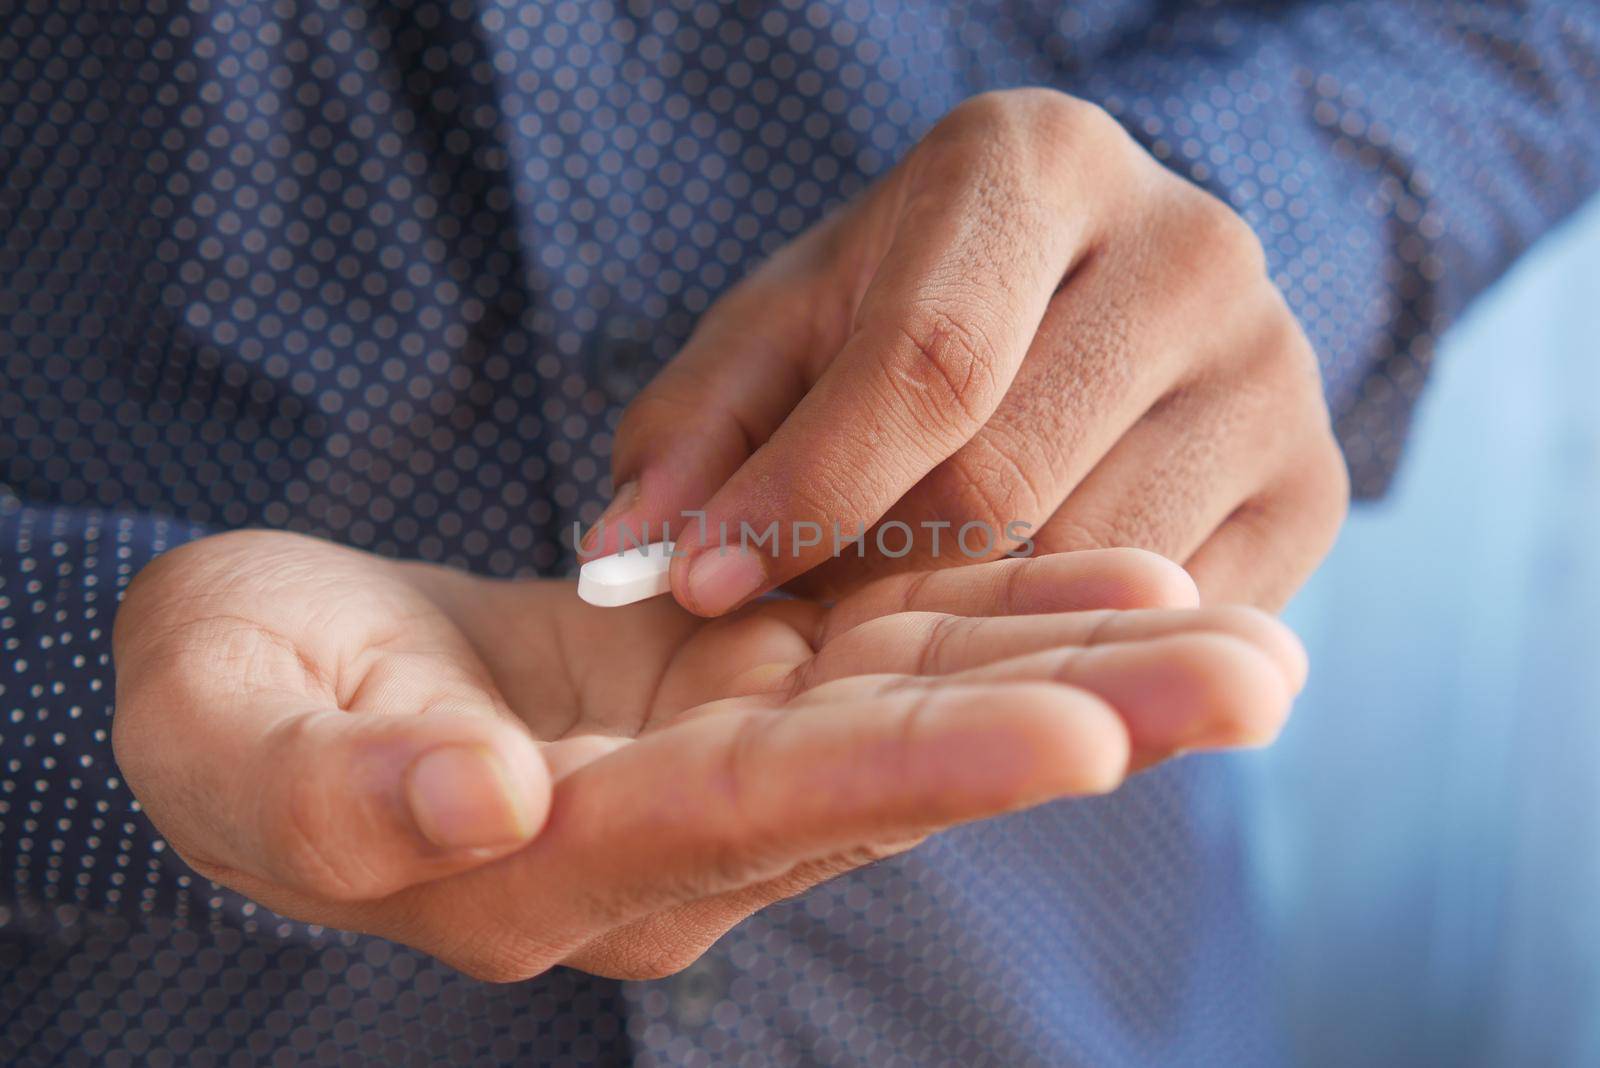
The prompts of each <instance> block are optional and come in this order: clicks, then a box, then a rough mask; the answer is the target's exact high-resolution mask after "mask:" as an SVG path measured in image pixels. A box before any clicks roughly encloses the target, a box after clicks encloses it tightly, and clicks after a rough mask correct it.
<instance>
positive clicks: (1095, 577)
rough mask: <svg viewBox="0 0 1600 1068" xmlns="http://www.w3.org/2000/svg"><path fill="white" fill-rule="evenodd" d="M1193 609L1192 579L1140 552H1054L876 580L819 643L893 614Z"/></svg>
mask: <svg viewBox="0 0 1600 1068" xmlns="http://www.w3.org/2000/svg"><path fill="white" fill-rule="evenodd" d="M1196 604H1199V593H1198V592H1197V591H1196V590H1195V585H1194V580H1193V579H1191V578H1190V577H1189V575H1188V573H1187V572H1185V571H1184V570H1183V568H1181V567H1179V566H1178V565H1177V564H1174V563H1173V562H1171V561H1170V560H1166V559H1163V558H1162V557H1159V556H1157V555H1156V554H1154V553H1150V552H1145V551H1144V550H1142V549H1092V550H1088V551H1085V552H1076V553H1053V554H1050V555H1047V556H1032V557H1020V558H1015V559H1008V560H992V561H989V562H986V563H981V564H974V565H972V566H970V567H958V568H949V569H946V570H943V571H923V572H918V573H917V574H910V575H890V576H887V577H885V578H881V579H878V580H877V581H875V582H873V583H871V584H870V585H867V586H865V587H863V588H862V589H861V590H860V591H858V592H857V593H854V594H852V595H851V596H849V597H847V598H845V599H844V600H843V601H841V602H839V604H837V605H835V606H834V607H833V608H832V609H830V610H829V612H828V614H827V616H826V617H825V619H824V623H823V629H822V632H821V634H820V635H819V636H818V644H819V645H820V644H826V643H828V642H829V641H832V640H833V638H834V637H835V636H836V635H839V634H843V633H845V632H846V631H848V630H849V629H850V628H852V627H855V626H859V625H860V624H862V623H865V622H866V621H868V620H870V619H877V618H879V617H880V616H886V615H892V614H893V613H896V612H947V613H950V614H953V615H966V616H1023V615H1034V614H1037V613H1043V612H1079V611H1085V610H1088V609H1095V608H1184V607H1192V606H1194V605H1196Z"/></svg>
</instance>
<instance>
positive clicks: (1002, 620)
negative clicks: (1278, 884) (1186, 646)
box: [793, 606, 1306, 691]
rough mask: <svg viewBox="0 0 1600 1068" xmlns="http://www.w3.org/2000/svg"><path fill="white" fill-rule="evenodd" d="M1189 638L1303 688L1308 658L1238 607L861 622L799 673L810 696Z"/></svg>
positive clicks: (1277, 626) (1268, 622) (1287, 636)
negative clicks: (1252, 656)
mask: <svg viewBox="0 0 1600 1068" xmlns="http://www.w3.org/2000/svg"><path fill="white" fill-rule="evenodd" d="M1189 634H1222V635H1231V636H1233V637H1236V638H1239V639H1241V640H1243V641H1246V642H1249V643H1250V644H1252V645H1254V646H1255V647H1256V648H1257V649H1259V650H1261V651H1262V652H1264V653H1266V654H1267V655H1268V656H1269V657H1271V658H1272V660H1273V661H1274V662H1275V663H1276V664H1277V666H1278V668H1279V670H1280V671H1281V672H1282V674H1283V676H1284V678H1285V680H1286V681H1287V683H1288V685H1289V687H1290V689H1291V690H1294V691H1298V690H1299V689H1300V687H1301V686H1302V685H1303V684H1304V682H1305V676H1306V655H1305V650H1304V649H1303V648H1302V647H1301V645H1300V643H1299V641H1297V640H1296V639H1295V637H1294V635H1293V634H1292V633H1291V632H1290V631H1289V629H1288V628H1287V627H1285V626H1284V625H1283V624H1282V623H1280V622H1278V621H1277V620H1275V619H1273V618H1272V617H1271V616H1268V615H1266V614H1264V613H1262V612H1258V611H1256V610H1254V609H1250V608H1243V607H1234V606H1229V607H1223V608H1209V609H1198V610H1196V609H1179V610H1173V609H1146V610H1138V611H1110V610H1102V611H1092V612H1069V613H1060V614H1052V615H1040V616H992V617H985V616H958V615H946V614H943V613H939V612H902V613H899V614H897V615H889V616H881V617H879V618H877V619H874V620H872V621H870V622H867V623H863V624H861V625H860V626H858V627H856V628H854V629H853V630H851V631H849V632H847V633H845V634H843V635H841V636H840V637H838V638H837V639H836V640H834V641H832V642H829V643H828V644H827V645H825V646H824V647H823V648H822V650H821V651H820V652H818V653H817V655H816V656H814V657H812V658H811V659H810V660H808V661H807V662H806V663H805V664H804V665H803V666H802V667H800V668H798V669H796V671H795V674H794V682H793V685H794V686H795V688H796V689H797V690H801V691H803V690H807V689H811V688H813V687H815V686H818V685H821V684H823V683H825V682H828V681H831V680H833V679H838V678H844V677H846V676H850V675H869V674H880V673H890V674H904V675H948V674H952V673H955V672H960V671H965V670H968V669H970V668H976V667H981V666H983V665H985V664H990V663H994V662H996V661H1001V660H1007V659H1010V658H1012V657H1017V656H1022V655H1024V654H1027V653H1031V652H1037V651H1041V650H1046V649H1064V648H1079V649H1087V648H1090V647H1093V646H1097V645H1109V644H1113V643H1126V642H1139V641H1144V640H1147V639H1152V638H1163V637H1169V636H1181V635H1189Z"/></svg>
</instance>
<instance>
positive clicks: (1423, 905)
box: [1247, 203, 1600, 1068]
mask: <svg viewBox="0 0 1600 1068" xmlns="http://www.w3.org/2000/svg"><path fill="white" fill-rule="evenodd" d="M1597 356H1600V203H1597V204H1593V205H1591V206H1590V208H1589V209H1588V210H1587V212H1586V213H1585V214H1584V215H1582V216H1581V217H1579V218H1578V219H1577V220H1576V221H1575V222H1574V223H1572V224H1569V225H1568V227H1567V228H1566V229H1565V230H1563V231H1561V232H1560V233H1558V234H1557V235H1556V236H1554V237H1552V238H1551V239H1550V240H1549V241H1548V242H1547V243H1546V244H1545V245H1544V246H1542V247H1541V248H1540V249H1539V250H1538V251H1537V252H1536V253H1535V254H1534V255H1533V256H1531V257H1530V258H1529V259H1528V260H1527V261H1526V262H1525V263H1524V264H1523V265H1522V266H1520V267H1519V268H1518V269H1517V271H1516V272H1515V273H1514V275H1512V276H1511V277H1510V278H1508V279H1507V280H1506V281H1505V282H1504V283H1502V284H1501V286H1500V287H1499V288H1498V289H1497V290H1496V291H1494V292H1493V293H1492V294H1491V295H1490V296H1489V297H1488V298H1486V299H1485V301H1484V302H1483V303H1482V305H1481V306H1479V307H1478V308H1477V309H1476V310H1475V311H1474V313H1473V314H1472V316H1471V317H1470V318H1469V319H1468V320H1467V321H1465V322H1464V323H1462V324H1461V326H1460V328H1459V329H1458V330H1457V331H1455V332H1454V333H1453V334H1451V335H1450V336H1448V337H1447V340H1446V343H1445V345H1444V347H1443V349H1442V351H1441V353H1440V358H1439V367H1438V371H1437V378H1436V381H1435V385H1434V388H1433V390H1432V391H1431V392H1430V394H1429V396H1428V397H1427V398H1426V399H1425V400H1424V403H1423V407H1422V409H1421V411H1420V412H1419V416H1418V419H1419V423H1418V426H1417V435H1416V438H1415V439H1414V441H1413V443H1412V451H1411V453H1410V454H1409V456H1408V458H1407V460H1406V462H1405V464H1404V465H1403V467H1402V468H1401V471H1400V474H1399V478H1398V481H1397V483H1396V486H1395V489H1394V493H1393V495H1392V497H1391V498H1389V499H1388V500H1387V501H1385V502H1384V503H1382V504H1379V505H1369V506H1364V507H1362V508H1360V509H1358V510H1357V512H1356V513H1355V515H1354V516H1353V518H1352V520H1351V522H1350V524H1349V526H1348V528H1347V529H1346V531H1345V533H1344V535H1343V537H1342V538H1341V540H1340V543H1339V545H1338V547H1337V548H1336V549H1335V551H1334V553H1333V555H1332V557H1331V558H1330V559H1329V561H1328V563H1327V565H1326V566H1325V567H1324V569H1323V570H1322V571H1321V573H1320V574H1319V575H1318V576H1317V578H1316V579H1315V580H1314V581H1313V582H1312V584H1311V585H1310V586H1309V587H1308V588H1307V589H1306V590H1305V592H1304V593H1303V594H1302V596H1301V597H1300V598H1299V600H1298V601H1297V602H1296V603H1295V605H1294V606H1293V607H1292V609H1291V611H1290V613H1289V616H1290V620H1291V622H1292V623H1293V624H1294V625H1295V627H1296V629H1298V630H1299V631H1300V632H1301V634H1302V635H1303V636H1304V637H1305V638H1306V640H1307V643H1308V646H1309V648H1310V652H1311V655H1312V662H1313V665H1314V666H1313V676H1312V680H1311V683H1310V686H1309V689H1308V692H1307V693H1306V695H1305V697H1304V698H1303V699H1302V701H1301V702H1300V704H1299V706H1298V708H1297V710H1296V714H1295V719H1294V721H1293V722H1292V724H1291V725H1290V727H1289V728H1288V730H1287V731H1286V732H1285V734H1284V737H1283V739H1282V741H1281V743H1280V744H1279V745H1278V746H1277V747H1276V748H1275V749H1273V750H1271V751H1269V752H1268V753H1265V754H1261V755H1260V756H1258V757H1255V758H1252V759H1250V760H1248V761H1247V763H1248V764H1249V765H1250V766H1251V768H1252V770H1253V771H1254V772H1256V773H1257V775H1256V780H1255V786H1256V787H1257V788H1258V790H1259V794H1258V796H1257V798H1256V803H1255V804H1254V805H1253V806H1252V810H1253V812H1254V813H1255V824H1254V827H1253V831H1254V838H1253V841H1254V846H1255V853H1254V855H1255V857H1256V860H1257V861H1258V865H1259V868H1258V871H1259V874H1260V876H1261V878H1262V879H1263V881H1264V884H1265V886H1266V887H1267V890H1268V897H1269V899H1270V900H1271V901H1272V902H1273V903H1274V906H1275V913H1276V914H1275V916H1274V928H1273V929H1274V934H1275V941H1276V945H1277V949H1278V954H1277V958H1278V959H1277V965H1278V968H1279V977H1280V980H1281V981H1280V982H1279V983H1278V989H1279V990H1280V991H1282V994H1283V997H1284V999H1285V1005H1284V1008H1285V1011H1286V1012H1287V1014H1288V1019H1289V1021H1290V1023H1291V1026H1292V1030H1293V1035H1294V1043H1295V1048H1296V1051H1297V1054H1298V1057H1297V1060H1298V1061H1299V1063H1302V1064H1305V1065H1312V1066H1321V1065H1329V1066H1333V1065H1338V1066H1346V1065H1357V1064H1362V1065H1365V1064H1406V1065H1412V1064H1424V1065H1507V1066H1511V1065H1515V1066H1518V1068H1523V1066H1530V1065H1593V1064H1600V622H1597V616H1600V359H1597Z"/></svg>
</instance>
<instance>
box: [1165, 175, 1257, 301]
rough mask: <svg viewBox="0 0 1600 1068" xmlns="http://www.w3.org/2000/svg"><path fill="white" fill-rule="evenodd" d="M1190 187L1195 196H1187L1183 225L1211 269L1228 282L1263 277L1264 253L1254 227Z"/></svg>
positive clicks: (1212, 197)
mask: <svg viewBox="0 0 1600 1068" xmlns="http://www.w3.org/2000/svg"><path fill="white" fill-rule="evenodd" d="M1191 188H1192V189H1193V190H1194V192H1195V194H1196V195H1195V196H1193V197H1192V198H1190V199H1191V206H1190V208H1189V210H1188V211H1187V212H1186V218H1185V223H1184V226H1185V229H1186V230H1187V232H1188V235H1189V240H1190V241H1191V242H1192V243H1193V245H1194V247H1195V248H1196V249H1197V250H1198V251H1199V252H1200V254H1201V255H1202V256H1203V257H1204V262H1206V263H1207V264H1209V265H1210V267H1209V269H1210V271H1211V272H1212V273H1214V274H1215V275H1217V276H1218V277H1221V278H1224V279H1227V280H1229V281H1234V280H1237V279H1239V278H1257V277H1264V276H1265V275H1266V272H1267V253H1266V249H1265V248H1264V247H1263V246H1262V244H1261V238H1260V237H1258V236H1257V234H1256V232H1255V230H1254V229H1253V228H1252V227H1251V226H1250V224H1249V223H1247V222H1245V221H1244V217H1243V216H1242V215H1240V214H1239V213H1238V212H1236V211H1234V210H1233V209H1232V208H1231V207H1229V206H1228V205H1227V204H1226V203H1224V202H1223V201H1222V200H1220V199H1219V198H1217V197H1215V196H1212V195H1211V194H1210V193H1207V192H1205V191H1204V190H1202V189H1200V188H1199V187H1198V186H1194V187H1191Z"/></svg>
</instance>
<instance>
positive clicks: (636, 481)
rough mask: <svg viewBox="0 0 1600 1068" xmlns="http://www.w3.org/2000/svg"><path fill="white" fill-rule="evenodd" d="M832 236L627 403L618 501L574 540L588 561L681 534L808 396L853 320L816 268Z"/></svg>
mask: <svg viewBox="0 0 1600 1068" xmlns="http://www.w3.org/2000/svg"><path fill="white" fill-rule="evenodd" d="M830 234H831V225H830V224H827V223H825V224H824V225H823V227H821V228H819V229H818V230H815V231H812V232H811V233H810V234H808V235H807V236H805V237H803V238H801V239H800V240H799V241H797V242H796V243H794V244H793V245H790V246H788V247H787V248H785V249H784V250H783V251H781V252H780V253H778V255H777V256H775V257H774V258H773V259H772V260H770V261H768V262H767V263H765V264H763V265H762V266H761V268H760V269H759V270H758V271H757V272H756V273H755V274H754V275H752V276H751V277H750V278H748V279H746V280H745V281H743V282H741V283H740V284H739V285H738V286H736V287H735V288H734V289H733V290H732V291H730V292H729V293H727V294H726V295H725V296H724V297H722V299H720V300H719V301H718V302H717V303H716V304H715V305H713V306H712V308H711V309H710V310H709V311H707V312H706V314H705V315H704V316H703V317H702V318H701V320H700V322H699V323H698V324H696V326H695V330H694V333H693V334H692V335H691V336H690V338H689V340H688V342H687V343H685V345H684V347H683V349H682V351H680V352H679V353H678V355H677V356H675V357H674V358H673V359H672V361H671V362H670V363H668V364H667V365H666V366H665V367H663V368H662V369H661V371H660V373H659V374H657V375H656V377H655V378H654V379H652V380H651V381H650V383H649V384H648V385H646V386H645V388H644V389H643V390H641V391H640V392H639V394H638V396H637V397H635V398H634V400H633V401H632V402H631V403H630V404H629V405H628V408H627V410H626V411H625V412H623V415H622V421H621V423H620V424H619V425H618V427H617V435H616V442H615V445H614V446H613V451H612V463H611V470H612V480H613V483H614V484H615V486H616V492H615V494H614V495H613V498H612V502H611V504H610V505H609V506H608V507H607V509H606V511H605V512H604V514H603V515H602V516H601V518H600V519H599V520H598V521H597V522H596V523H595V524H594V525H593V526H591V527H590V528H589V530H588V531H587V532H586V533H585V535H584V537H583V539H582V540H581V542H580V548H581V551H582V554H583V555H584V556H585V557H589V556H597V555H604V554H607V553H613V552H619V551H621V550H622V549H624V548H626V547H627V546H629V545H630V544H644V543H648V542H651V541H658V540H665V539H666V538H667V537H668V533H667V526H668V524H671V527H672V531H673V532H674V533H676V531H677V530H678V528H679V527H681V525H682V513H683V511H684V510H685V509H691V508H698V507H699V506H700V505H701V504H703V503H704V502H705V501H707V500H708V499H710V497H711V495H712V494H713V493H715V492H716V490H717V488H718V487H719V486H721V485H722V484H723V483H724V482H725V481H727V479H728V476H729V475H731V474H733V472H734V471H736V470H737V469H738V467H739V465H740V464H742V463H744V461H745V460H746V459H748V458H749V456H750V454H751V452H753V451H754V450H755V449H756V448H757V447H758V446H759V445H760V444H761V443H762V442H764V441H766V440H767V438H768V437H769V436H770V435H771V433H772V431H773V429H774V428H776V427H777V426H778V424H779V423H780V422H782V421H783V417H784V416H785V415H787V414H788V412H789V411H790V410H791V409H792V408H793V407H794V405H795V403H796V402H797V401H798V400H799V399H800V398H801V397H802V396H803V395H804V394H805V391H806V390H807V389H808V388H809V386H810V383H811V371H810V369H809V366H808V364H809V361H810V360H811V358H812V356H813V354H814V353H816V352H817V351H819V350H822V349H824V348H825V347H829V346H833V347H836V346H837V344H838V339H839V338H840V337H842V336H843V333H844V330H845V323H844V319H845V318H846V317H847V316H848V314H849V308H848V305H847V304H846V303H845V302H844V301H843V300H841V299H838V298H837V297H830V295H829V294H828V293H827V292H825V291H824V289H825V287H824V286H823V285H822V284H821V276H820V275H819V272H818V270H817V261H818V260H819V258H821V257H823V256H825V255H826V254H827V252H828V241H829V237H830ZM829 308H836V309H837V310H836V311H835V312H833V313H830V312H829V311H828V309H829Z"/></svg>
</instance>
